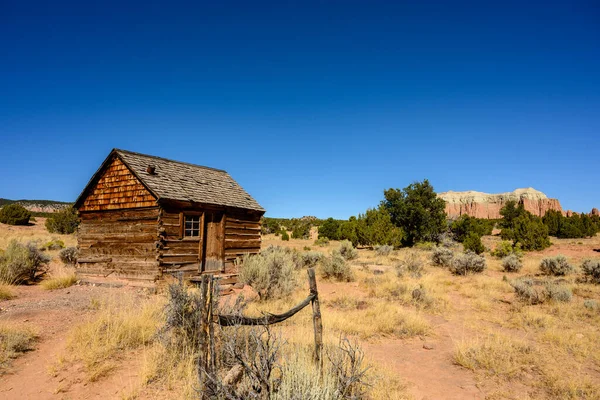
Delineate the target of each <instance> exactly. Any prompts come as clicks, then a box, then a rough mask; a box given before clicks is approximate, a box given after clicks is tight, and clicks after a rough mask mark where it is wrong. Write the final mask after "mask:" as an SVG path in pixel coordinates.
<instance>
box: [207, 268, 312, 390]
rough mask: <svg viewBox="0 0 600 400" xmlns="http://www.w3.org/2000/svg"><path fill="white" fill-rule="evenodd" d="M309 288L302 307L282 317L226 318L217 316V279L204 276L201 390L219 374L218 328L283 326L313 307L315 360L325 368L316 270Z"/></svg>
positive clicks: (309, 281) (269, 314) (272, 315)
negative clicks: (215, 336)
mask: <svg viewBox="0 0 600 400" xmlns="http://www.w3.org/2000/svg"><path fill="white" fill-rule="evenodd" d="M307 272H308V284H309V289H310V292H309V295H308V296H307V297H306V298H305V299H304V300H302V301H301V302H300V303H298V304H297V305H295V306H294V307H292V308H291V309H290V310H288V311H286V312H284V313H282V314H273V313H265V314H264V315H263V316H262V317H245V316H243V315H226V314H214V310H213V305H214V295H215V278H214V277H213V276H211V275H204V276H202V280H201V282H200V296H201V304H202V308H203V309H202V312H201V313H200V315H201V321H200V329H199V331H198V339H199V340H198V341H199V344H200V349H201V354H200V357H199V360H198V362H199V364H198V378H199V380H200V383H201V385H202V386H201V387H205V385H206V383H207V381H206V375H207V374H212V373H214V372H215V370H216V360H215V340H214V326H213V325H214V324H219V325H221V326H234V325H249V326H256V325H272V324H277V323H279V322H283V321H285V320H286V319H288V318H291V317H292V316H294V315H295V314H297V313H298V312H299V311H301V310H302V309H304V308H305V307H306V306H308V305H309V304H311V305H312V312H313V328H314V336H315V353H314V360H315V362H316V363H317V365H318V367H319V368H320V369H322V367H323V354H322V353H323V324H322V321H321V307H320V304H319V292H318V290H317V280H316V277H315V270H314V269H312V268H309V269H308V271H307Z"/></svg>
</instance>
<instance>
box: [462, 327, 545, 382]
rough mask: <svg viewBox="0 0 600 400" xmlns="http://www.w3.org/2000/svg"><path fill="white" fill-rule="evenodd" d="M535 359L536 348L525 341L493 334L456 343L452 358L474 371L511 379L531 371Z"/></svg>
mask: <svg viewBox="0 0 600 400" xmlns="http://www.w3.org/2000/svg"><path fill="white" fill-rule="evenodd" d="M535 357H536V354H535V351H534V349H533V347H532V346H530V345H529V344H527V343H526V342H524V341H520V340H517V339H515V338H511V337H508V336H505V335H500V334H491V335H488V336H485V337H478V338H475V339H464V340H462V341H460V342H458V343H456V348H455V351H454V358H453V359H454V362H455V363H456V364H458V365H461V366H463V367H465V368H468V369H471V370H473V371H475V370H484V371H485V372H486V373H488V374H490V375H493V376H500V377H505V378H512V377H515V376H517V375H519V374H521V373H523V372H526V371H529V370H531V368H532V367H533V365H535V363H534V359H535Z"/></svg>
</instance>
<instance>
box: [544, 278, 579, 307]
mask: <svg viewBox="0 0 600 400" xmlns="http://www.w3.org/2000/svg"><path fill="white" fill-rule="evenodd" d="M544 289H545V291H546V294H547V296H548V299H550V300H554V301H559V302H561V303H568V302H570V301H571V299H572V298H573V292H572V291H571V289H570V288H569V287H568V286H565V285H561V284H557V283H551V282H549V283H546V284H545V285H544Z"/></svg>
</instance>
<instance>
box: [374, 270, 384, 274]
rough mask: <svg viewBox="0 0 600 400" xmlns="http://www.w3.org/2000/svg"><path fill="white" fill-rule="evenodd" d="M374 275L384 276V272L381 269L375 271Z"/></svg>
mask: <svg viewBox="0 0 600 400" xmlns="http://www.w3.org/2000/svg"><path fill="white" fill-rule="evenodd" d="M373 275H383V271H382V270H380V269H374V270H373Z"/></svg>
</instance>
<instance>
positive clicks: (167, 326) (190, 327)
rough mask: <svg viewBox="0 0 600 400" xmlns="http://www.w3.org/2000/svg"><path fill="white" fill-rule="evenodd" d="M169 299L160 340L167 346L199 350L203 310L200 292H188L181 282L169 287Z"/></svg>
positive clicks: (160, 331)
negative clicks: (188, 347)
mask: <svg viewBox="0 0 600 400" xmlns="http://www.w3.org/2000/svg"><path fill="white" fill-rule="evenodd" d="M167 299H168V301H167V304H166V305H165V308H164V324H163V326H162V327H161V328H160V330H159V337H160V339H161V340H162V341H163V342H164V343H166V344H172V345H175V346H177V347H180V348H183V347H185V346H190V347H191V348H192V349H194V350H198V344H199V343H198V338H199V336H198V331H199V329H200V321H201V320H202V309H203V308H202V307H203V302H202V299H201V298H200V292H198V291H190V290H187V288H186V287H185V286H184V285H183V282H182V281H180V282H179V283H174V284H171V285H169V288H168V296H167Z"/></svg>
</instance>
